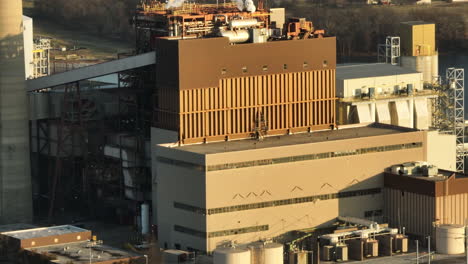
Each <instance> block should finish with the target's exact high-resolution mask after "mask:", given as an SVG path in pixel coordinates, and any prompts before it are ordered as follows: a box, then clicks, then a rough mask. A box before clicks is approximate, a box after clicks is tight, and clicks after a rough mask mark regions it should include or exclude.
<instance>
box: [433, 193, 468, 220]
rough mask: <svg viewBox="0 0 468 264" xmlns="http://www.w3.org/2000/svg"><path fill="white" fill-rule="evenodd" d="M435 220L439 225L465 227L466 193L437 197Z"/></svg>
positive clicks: (467, 203) (466, 217)
mask: <svg viewBox="0 0 468 264" xmlns="http://www.w3.org/2000/svg"><path fill="white" fill-rule="evenodd" d="M436 219H438V220H439V221H438V222H439V223H440V224H459V225H465V223H466V222H465V221H466V219H468V193H463V194H455V195H448V196H440V197H437V200H436Z"/></svg>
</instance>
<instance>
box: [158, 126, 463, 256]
mask: <svg viewBox="0 0 468 264" xmlns="http://www.w3.org/2000/svg"><path fill="white" fill-rule="evenodd" d="M156 153H157V157H156V159H157V163H156V168H157V174H156V175H157V186H156V188H157V189H156V193H157V200H156V201H157V203H156V206H157V213H158V218H157V223H158V228H159V232H158V235H159V239H160V243H161V245H166V246H168V247H177V248H188V247H189V248H192V249H197V250H200V251H212V250H214V249H215V248H216V247H217V246H219V245H222V243H223V242H224V241H226V240H228V241H229V240H235V241H237V242H238V243H248V242H251V241H255V240H258V239H266V238H272V237H276V236H279V235H281V234H283V233H286V232H288V231H292V230H301V229H308V228H325V227H329V226H331V225H332V224H333V222H334V221H335V219H336V217H338V216H354V217H359V218H366V217H368V218H371V217H374V218H375V219H378V218H379V217H380V216H382V210H383V196H382V192H381V188H382V187H383V173H382V172H383V169H382V168H386V167H389V166H391V165H393V164H395V163H402V162H406V161H408V160H424V161H429V162H431V163H433V164H437V165H438V166H439V167H442V168H447V169H450V170H454V169H455V140H454V137H453V136H447V135H439V134H438V133H437V132H436V131H431V132H427V131H415V130H411V129H403V128H401V127H393V126H389V125H387V126H386V125H370V126H365V125H361V126H356V127H349V128H347V127H340V128H339V129H338V130H328V131H319V132H312V133H300V134H294V135H284V136H274V137H266V138H264V139H263V141H256V140H254V139H245V140H239V141H227V142H217V143H209V144H194V145H182V146H178V145H177V144H162V145H159V146H158V147H157V148H156ZM442 153H443V154H442ZM448 153H451V155H450V154H448ZM397 160H401V162H396V161H397ZM285 175H288V176H287V177H286V178H285ZM325 175H327V176H325ZM181 182H184V183H186V184H184V185H181V184H180V183H181ZM220 186H222V188H220ZM173 190H178V191H177V192H174V191H173ZM314 212H320V214H316V213H314ZM379 219H381V218H379Z"/></svg>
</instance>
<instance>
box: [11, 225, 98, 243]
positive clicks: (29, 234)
mask: <svg viewBox="0 0 468 264" xmlns="http://www.w3.org/2000/svg"><path fill="white" fill-rule="evenodd" d="M88 231H89V230H86V229H83V228H79V227H76V226H71V225H62V226H52V227H41V228H33V229H25V230H18V229H16V230H15V231H10V232H4V233H3V235H6V236H9V237H13V238H16V239H20V240H22V239H31V238H40V237H49V236H59V235H65V234H70V233H79V232H88Z"/></svg>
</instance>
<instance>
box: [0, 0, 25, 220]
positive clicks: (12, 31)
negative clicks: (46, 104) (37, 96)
mask: <svg viewBox="0 0 468 264" xmlns="http://www.w3.org/2000/svg"><path fill="white" fill-rule="evenodd" d="M22 13H23V7H22V2H21V0H1V1H0V224H3V223H18V222H30V221H31V220H32V194H31V171H30V162H29V125H28V119H29V118H28V112H29V110H28V105H29V103H28V101H27V94H26V89H25V80H24V71H25V70H24V69H25V68H24V67H25V65H24V52H23V25H22Z"/></svg>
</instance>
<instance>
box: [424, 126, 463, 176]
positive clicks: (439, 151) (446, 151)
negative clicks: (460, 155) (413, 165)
mask: <svg viewBox="0 0 468 264" xmlns="http://www.w3.org/2000/svg"><path fill="white" fill-rule="evenodd" d="M455 143H456V142H455V136H454V135H446V134H440V133H438V132H437V131H429V132H427V161H428V162H429V163H431V164H433V165H436V166H437V167H439V168H440V169H444V170H449V171H456V144H455Z"/></svg>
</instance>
